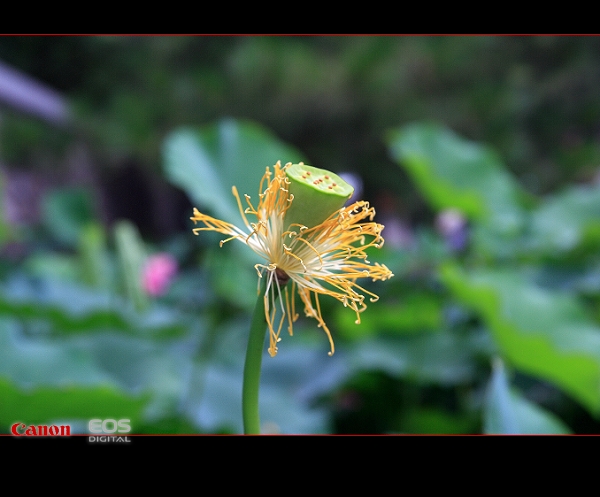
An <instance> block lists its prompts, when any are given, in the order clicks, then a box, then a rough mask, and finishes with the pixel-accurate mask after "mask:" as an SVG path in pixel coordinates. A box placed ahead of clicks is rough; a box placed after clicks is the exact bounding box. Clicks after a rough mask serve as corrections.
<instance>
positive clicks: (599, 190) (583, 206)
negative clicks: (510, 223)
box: [530, 186, 600, 254]
mask: <svg viewBox="0 0 600 497" xmlns="http://www.w3.org/2000/svg"><path fill="white" fill-rule="evenodd" d="M530 236H531V238H532V247H530V248H531V249H534V250H539V251H543V252H546V253H550V254H554V253H555V252H565V251H570V250H572V249H574V248H576V247H577V246H579V245H581V244H582V243H584V242H586V243H588V244H590V245H591V246H592V249H597V248H598V247H599V246H600V186H573V187H569V188H566V189H564V190H563V191H562V192H560V193H557V194H555V195H552V196H550V197H549V198H547V199H546V200H545V201H544V202H543V203H542V204H541V205H540V206H539V207H538V208H537V209H536V210H535V211H534V212H533V213H532V216H531V226H530Z"/></svg>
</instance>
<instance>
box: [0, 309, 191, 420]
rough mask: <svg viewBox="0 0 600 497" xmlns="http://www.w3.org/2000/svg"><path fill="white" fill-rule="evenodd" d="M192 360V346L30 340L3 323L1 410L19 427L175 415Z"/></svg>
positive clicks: (98, 338) (93, 338)
mask: <svg viewBox="0 0 600 497" xmlns="http://www.w3.org/2000/svg"><path fill="white" fill-rule="evenodd" d="M192 355H193V348H192V347H190V346H189V344H185V343H181V344H180V345H179V347H165V346H164V344H161V343H156V342H153V341H150V340H146V339H142V338H135V337H124V336H120V335H117V334H111V333H105V334H102V335H88V336H77V337H68V338H62V339H53V340H49V339H44V338H42V337H32V336H30V335H28V334H27V333H26V327H25V326H24V325H23V324H22V323H21V322H19V321H16V320H8V319H2V320H0V380H1V382H0V387H1V388H4V391H3V393H4V394H6V396H5V395H0V399H1V400H0V406H1V407H0V411H1V412H2V415H3V416H6V417H8V418H12V419H11V421H12V420H14V419H18V418H21V420H22V421H23V422H33V420H40V421H41V420H50V419H52V418H54V417H61V418H63V419H66V418H70V419H73V418H77V417H79V416H83V417H84V419H85V418H88V417H89V416H97V415H99V414H100V413H106V414H107V415H109V416H110V417H114V416H115V415H117V414H118V413H124V414H125V413H126V414H127V417H129V416H131V417H132V418H136V419H139V418H140V417H141V415H142V408H143V415H144V416H149V417H155V418H158V417H163V416H165V415H172V414H173V412H174V409H176V408H177V406H178V403H179V402H180V399H181V396H182V395H183V394H184V393H185V379H186V374H185V373H186V371H187V370H189V368H190V360H191V357H192ZM5 399H6V402H5ZM8 400H10V402H8ZM45 402H48V405H45ZM103 402H104V404H103ZM88 419H89V418H88Z"/></svg>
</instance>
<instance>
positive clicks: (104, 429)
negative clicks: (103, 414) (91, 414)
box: [88, 419, 131, 433]
mask: <svg viewBox="0 0 600 497" xmlns="http://www.w3.org/2000/svg"><path fill="white" fill-rule="evenodd" d="M130 423H131V420H130V419H119V420H118V421H117V420H116V419H90V422H89V423H88V429H89V430H90V433H129V432H130V431H131V425H130Z"/></svg>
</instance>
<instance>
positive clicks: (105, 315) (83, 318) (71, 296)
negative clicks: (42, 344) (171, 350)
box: [0, 275, 186, 338]
mask: <svg viewBox="0 0 600 497" xmlns="http://www.w3.org/2000/svg"><path fill="white" fill-rule="evenodd" d="M0 316H5V317H12V318H18V319H20V320H22V321H23V322H24V323H29V325H31V326H32V327H33V328H34V329H35V330H37V331H38V332H39V333H41V334H42V335H45V336H63V335H71V334H85V333H87V332H96V333H99V332H104V331H107V330H113V331H118V332H121V333H126V334H131V335H144V336H147V337H156V338H160V337H164V338H166V337H175V336H181V335H182V334H184V333H185V331H186V324H185V320H184V319H183V318H182V316H181V315H179V314H178V313H177V311H176V310H175V309H172V308H165V307H161V306H159V305H158V304H154V305H153V306H152V307H151V308H149V309H148V310H147V311H146V312H144V313H142V314H140V313H137V312H134V311H133V309H131V307H130V306H128V305H127V302H126V301H123V299H120V298H118V297H116V296H115V295H114V293H111V292H108V291H100V290H94V289H90V288H86V287H83V286H81V285H76V284H73V283H67V282H63V281H60V280H57V279H53V278H27V277H25V276H24V275H15V276H14V277H12V278H10V279H9V280H8V281H7V282H5V283H4V284H3V285H1V286H0Z"/></svg>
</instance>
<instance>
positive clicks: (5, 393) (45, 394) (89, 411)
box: [0, 377, 150, 434]
mask: <svg viewBox="0 0 600 497" xmlns="http://www.w3.org/2000/svg"><path fill="white" fill-rule="evenodd" d="M0 398H1V399H2V401H1V402H0V425H2V426H4V427H8V426H11V425H12V424H13V423H16V422H18V421H20V422H22V423H25V424H26V425H30V424H40V423H48V422H52V421H53V420H61V421H65V422H69V421H72V420H82V421H86V422H87V421H88V420H90V419H93V418H100V419H107V418H111V419H123V418H129V419H130V420H131V427H132V431H133V432H134V433H135V432H136V425H139V423H140V421H141V420H142V417H143V410H144V408H145V407H146V405H147V404H148V401H149V398H150V396H149V395H148V394H144V395H135V396H133V395H131V394H128V393H126V392H124V391H121V390H119V389H117V388H115V387H113V386H98V387H82V386H76V385H67V386H63V387H47V386H40V387H36V388H30V389H25V390H23V389H20V388H18V387H17V386H15V385H14V384H12V383H11V382H10V381H8V380H6V379H3V378H1V377H0ZM86 422H85V423H82V428H83V430H82V431H80V432H79V433H87V423H86ZM71 433H73V434H75V433H78V431H77V430H74V429H73V428H72V430H71Z"/></svg>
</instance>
